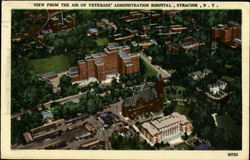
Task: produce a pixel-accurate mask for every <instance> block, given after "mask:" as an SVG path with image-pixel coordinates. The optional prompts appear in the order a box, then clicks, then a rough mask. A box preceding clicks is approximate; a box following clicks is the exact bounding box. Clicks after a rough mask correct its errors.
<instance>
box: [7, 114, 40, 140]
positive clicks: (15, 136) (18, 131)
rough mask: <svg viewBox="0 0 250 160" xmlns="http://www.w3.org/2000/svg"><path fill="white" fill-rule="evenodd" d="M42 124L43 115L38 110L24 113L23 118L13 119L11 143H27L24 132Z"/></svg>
mask: <svg viewBox="0 0 250 160" xmlns="http://www.w3.org/2000/svg"><path fill="white" fill-rule="evenodd" d="M42 124H43V123H42V115H41V113H40V112H38V111H33V112H32V113H30V114H29V113H27V114H24V115H23V116H22V117H21V120H17V119H11V144H16V143H17V144H21V143H25V140H24V137H23V133H24V132H28V131H29V130H30V129H32V128H35V127H38V126H40V125H42Z"/></svg>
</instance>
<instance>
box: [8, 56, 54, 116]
mask: <svg viewBox="0 0 250 160" xmlns="http://www.w3.org/2000/svg"><path fill="white" fill-rule="evenodd" d="M12 56H13V57H12V63H11V68H12V71H11V108H12V110H11V112H12V113H15V112H20V111H21V110H24V109H30V108H31V107H35V106H36V105H37V104H41V103H43V102H46V101H48V100H51V99H53V98H54V96H53V93H52V86H51V85H50V84H48V83H45V82H43V81H40V80H38V77H35V76H33V75H32V74H30V73H29V71H28V69H27V66H26V63H25V59H24V58H17V57H16V56H17V55H15V54H13V55H12Z"/></svg>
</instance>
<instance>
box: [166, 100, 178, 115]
mask: <svg viewBox="0 0 250 160" xmlns="http://www.w3.org/2000/svg"><path fill="white" fill-rule="evenodd" d="M176 105H177V103H176V102H172V103H170V104H168V105H167V106H165V108H164V110H163V113H164V115H165V116H167V115H169V114H171V113H173V112H174V109H175V106H176Z"/></svg>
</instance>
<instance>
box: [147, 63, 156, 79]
mask: <svg viewBox="0 0 250 160" xmlns="http://www.w3.org/2000/svg"><path fill="white" fill-rule="evenodd" d="M144 64H145V68H146V72H145V75H144V76H145V77H152V76H157V71H156V70H155V69H154V68H153V67H151V66H150V65H149V64H148V63H147V62H144Z"/></svg>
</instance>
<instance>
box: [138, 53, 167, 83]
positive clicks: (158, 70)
mask: <svg viewBox="0 0 250 160" xmlns="http://www.w3.org/2000/svg"><path fill="white" fill-rule="evenodd" d="M139 55H140V57H141V58H142V59H143V60H144V61H145V62H146V63H148V64H149V65H150V66H151V67H152V68H154V69H155V70H156V71H157V72H158V73H160V74H161V77H162V78H163V79H168V78H170V77H171V75H170V74H169V73H168V72H167V71H166V70H164V69H162V68H160V67H158V66H155V65H153V64H152V63H151V62H150V60H149V59H148V57H147V56H146V55H145V54H144V53H143V52H141V53H139Z"/></svg>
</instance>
